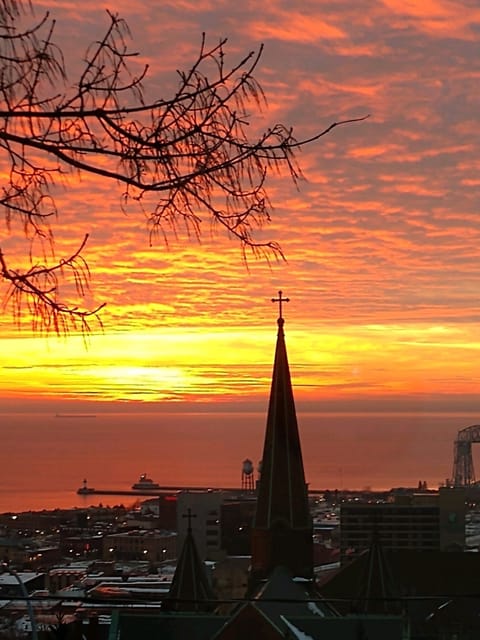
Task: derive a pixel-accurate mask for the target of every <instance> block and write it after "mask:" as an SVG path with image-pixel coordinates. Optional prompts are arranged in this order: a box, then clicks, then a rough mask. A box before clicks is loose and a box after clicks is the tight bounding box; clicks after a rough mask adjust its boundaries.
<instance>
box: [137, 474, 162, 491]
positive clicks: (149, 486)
mask: <svg viewBox="0 0 480 640" xmlns="http://www.w3.org/2000/svg"><path fill="white" fill-rule="evenodd" d="M132 489H137V490H141V491H154V490H156V489H160V485H159V484H158V483H157V482H154V481H153V480H152V479H151V478H149V477H148V476H147V474H146V473H142V475H141V476H140V478H139V480H138V482H136V483H135V484H133V485H132Z"/></svg>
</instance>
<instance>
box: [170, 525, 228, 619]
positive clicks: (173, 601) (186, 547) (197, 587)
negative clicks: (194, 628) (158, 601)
mask: <svg viewBox="0 0 480 640" xmlns="http://www.w3.org/2000/svg"><path fill="white" fill-rule="evenodd" d="M214 600H215V596H214V594H213V591H212V589H211V587H210V584H209V582H208V578H207V575H206V572H205V565H204V563H203V562H202V560H201V559H200V555H199V553H198V550H197V545H196V544H195V539H194V537H193V534H192V529H191V527H190V526H189V527H188V529H187V536H186V538H185V542H184V544H183V548H182V551H181V553H180V557H179V559H178V564H177V567H176V569H175V574H174V576H173V580H172V586H171V587H170V591H169V592H168V596H167V598H166V599H165V601H164V606H163V608H164V609H165V610H168V611H211V610H212V609H213V608H214V606H215V605H214V602H213V601H214Z"/></svg>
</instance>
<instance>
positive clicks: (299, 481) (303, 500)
mask: <svg viewBox="0 0 480 640" xmlns="http://www.w3.org/2000/svg"><path fill="white" fill-rule="evenodd" d="M277 323H278V334H277V344H276V349H275V361H274V366H273V374H272V385H271V391H270V401H269V407H268V416H267V426H266V432H265V443H264V448H263V458H262V466H261V477H260V483H259V493H258V501H257V511H256V516H255V524H254V527H255V528H259V529H269V528H271V527H272V526H275V524H276V523H281V524H282V526H284V527H288V528H290V529H297V528H299V529H304V528H306V527H310V526H311V516H310V511H309V507H308V493H307V486H306V484H305V473H304V469H303V460H302V451H301V446H300V437H299V433H298V425H297V416H296V411H295V402H294V398H293V391H292V383H291V379H290V369H289V365H288V358H287V349H286V346H285V334H284V331H283V326H284V319H283V318H282V317H281V316H280V317H279V319H278V321H277Z"/></svg>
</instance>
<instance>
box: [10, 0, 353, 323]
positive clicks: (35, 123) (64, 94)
mask: <svg viewBox="0 0 480 640" xmlns="http://www.w3.org/2000/svg"><path fill="white" fill-rule="evenodd" d="M22 10H23V6H22V4H21V3H20V2H19V1H17V0H0V67H1V70H0V154H1V157H2V161H3V167H4V172H5V170H6V173H7V179H6V180H5V182H4V184H3V185H2V187H1V191H0V206H1V207H2V209H3V211H4V214H5V222H6V227H7V229H11V228H12V227H13V225H18V224H20V225H22V227H23V228H24V230H25V233H26V234H27V236H28V237H29V238H30V240H31V241H32V240H38V239H39V240H40V241H41V242H42V243H44V244H45V243H47V245H49V246H50V247H53V232H52V226H51V220H54V219H55V217H56V216H58V215H59V212H58V210H57V206H56V202H55V197H54V195H55V194H54V186H55V184H56V182H57V181H58V180H59V178H60V177H61V174H62V173H66V172H68V171H77V172H79V173H80V174H82V173H86V174H93V175H97V176H100V177H101V178H103V179H105V180H112V181H115V182H116V183H118V184H120V185H123V191H122V206H123V207H125V206H127V205H128V204H129V203H130V202H131V201H132V200H133V201H134V202H135V203H136V204H137V205H138V206H139V207H140V209H141V210H142V211H143V212H145V213H146V214H147V216H148V219H149V220H150V222H151V235H152V236H153V235H155V234H156V233H157V232H160V233H162V232H163V233H164V231H165V229H166V228H169V229H170V230H173V231H176V230H177V229H178V228H179V226H180V225H183V226H184V227H185V229H186V230H187V232H188V233H191V234H193V235H194V236H199V235H200V225H201V222H202V219H205V218H207V219H210V220H211V221H213V222H214V223H216V224H218V225H220V226H221V227H223V228H225V230H226V231H227V233H228V234H230V235H232V236H234V237H235V238H237V239H238V240H239V242H240V244H241V246H242V248H243V250H244V251H245V250H246V249H247V248H248V249H251V250H252V251H253V253H254V254H257V255H258V254H262V253H269V252H273V253H274V254H277V255H280V256H281V255H282V254H281V249H280V247H279V246H278V245H277V244H276V243H273V242H258V241H257V240H256V239H255V230H257V229H260V228H262V227H263V225H264V224H265V223H268V221H269V220H270V212H269V209H270V207H269V200H268V194H267V192H266V189H265V180H266V178H267V176H268V175H269V174H270V173H271V172H272V171H273V172H275V171H280V170H282V169H286V171H287V172H288V174H289V175H290V176H291V178H292V179H293V181H294V182H296V181H297V180H298V179H299V178H301V175H302V174H301V170H300V168H299V166H298V164H297V162H296V159H295V153H294V152H295V150H297V149H298V148H299V147H301V146H303V145H305V144H307V143H311V142H313V141H315V140H318V139H319V138H321V137H322V136H324V135H326V134H327V133H328V132H329V131H331V130H332V129H333V128H334V127H336V126H338V125H341V124H345V123H347V122H354V121H356V120H359V119H360V120H361V119H362V118H359V119H352V120H344V121H342V122H338V123H333V124H331V125H330V126H329V127H328V128H327V129H325V130H324V131H321V132H319V133H318V134H317V135H315V136H314V137H312V138H309V139H308V140H296V139H295V137H294V135H293V131H292V129H290V128H287V127H285V126H284V125H282V124H276V125H275V126H273V127H272V128H269V129H267V130H266V131H265V132H264V133H263V134H262V135H260V136H259V137H258V138H254V139H251V138H249V137H248V135H247V128H248V124H249V122H248V118H249V113H248V109H247V107H248V106H253V108H254V109H256V110H258V109H260V108H261V107H262V106H263V103H264V102H265V98H264V95H263V91H262V89H261V87H260V85H259V84H258V83H257V81H256V80H255V77H254V72H255V70H256V68H257V65H258V63H259V60H260V57H261V55H262V47H260V49H259V50H258V51H257V52H250V53H249V54H247V55H246V56H245V57H244V58H242V59H240V60H239V61H238V62H237V63H236V64H234V65H233V66H226V65H225V56H224V47H225V44H226V40H222V41H220V42H219V43H218V44H216V45H214V46H211V47H209V46H208V45H207V43H206V39H205V36H203V37H202V41H201V46H200V51H199V53H198V56H197V59H196V60H195V62H194V63H193V65H192V66H191V68H190V69H189V70H188V71H186V72H184V71H179V72H178V78H179V82H178V88H177V91H176V92H175V94H174V95H173V97H172V98H170V99H157V100H153V101H151V100H148V99H147V93H146V92H145V90H144V87H143V81H144V80H145V78H146V74H147V71H148V68H147V67H146V66H145V67H144V68H141V69H137V67H136V66H135V65H132V64H131V58H132V57H133V56H134V55H136V54H134V53H133V52H131V51H130V50H129V48H128V46H127V44H126V41H127V39H128V37H129V31H128V26H127V24H126V23H125V22H124V21H123V20H122V19H121V18H120V17H119V16H117V15H116V14H113V13H110V12H107V13H108V18H109V24H108V28H107V29H106V32H105V35H104V36H103V38H102V39H101V40H99V41H97V42H95V43H93V44H92V45H91V46H90V47H89V48H88V50H87V53H86V56H85V59H84V62H83V67H82V69H81V71H80V74H79V77H78V79H76V80H75V81H74V82H69V81H68V78H67V72H66V68H65V63H64V59H63V53H62V51H61V50H60V49H59V48H58V47H57V45H56V44H55V42H54V40H53V35H54V27H55V22H54V21H53V20H50V18H49V16H48V14H46V15H45V16H43V17H42V18H41V19H40V20H39V21H37V22H36V23H34V24H33V25H32V26H29V27H27V28H25V29H23V30H22V29H21V28H20V27H18V26H16V24H17V23H18V22H20V23H22V22H24V20H23V21H22V20H19V18H21V14H22ZM86 240H87V237H85V238H84V240H83V242H82V243H81V245H80V247H79V249H78V251H76V252H75V253H74V254H73V255H72V256H70V257H68V258H66V259H64V260H60V261H57V262H56V263H55V264H50V262H49V261H48V260H46V259H45V255H46V253H47V251H44V253H43V260H42V262H40V263H37V261H36V260H35V259H34V258H33V256H31V266H30V267H29V268H28V269H26V270H19V269H15V268H13V267H11V266H9V264H8V262H7V257H6V256H5V254H4V253H2V252H1V249H0V267H1V272H2V277H3V279H4V280H5V281H6V282H7V283H8V285H9V289H8V291H7V301H8V302H9V303H10V304H11V307H12V310H13V312H14V316H15V318H16V319H17V321H18V320H20V318H21V317H22V312H23V310H24V306H25V304H26V305H27V308H28V310H29V311H30V312H31V314H32V317H33V323H34V328H35V329H36V330H37V331H52V330H53V331H54V332H56V333H66V332H67V331H68V329H69V328H70V327H71V326H72V324H73V325H75V323H80V324H81V326H82V328H83V329H84V330H88V321H89V319H90V318H92V317H96V316H97V313H98V311H99V309H100V307H98V308H97V309H93V310H87V311H86V310H84V309H80V308H78V307H77V306H75V305H71V304H69V303H67V302H62V298H61V296H60V291H59V285H60V279H61V277H67V278H68V277H69V278H72V279H73V282H74V283H75V290H76V293H77V294H78V296H79V297H80V298H81V297H82V296H83V295H84V293H85V291H86V290H87V288H88V283H89V271H88V267H87V264H86V262H85V260H84V259H83V258H82V257H81V251H82V249H83V248H84V246H85V243H86Z"/></svg>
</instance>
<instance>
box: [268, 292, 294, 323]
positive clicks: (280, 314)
mask: <svg viewBox="0 0 480 640" xmlns="http://www.w3.org/2000/svg"><path fill="white" fill-rule="evenodd" d="M282 293H283V291H279V292H278V298H272V302H278V319H279V320H283V318H282V302H290V298H283V297H282Z"/></svg>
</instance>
